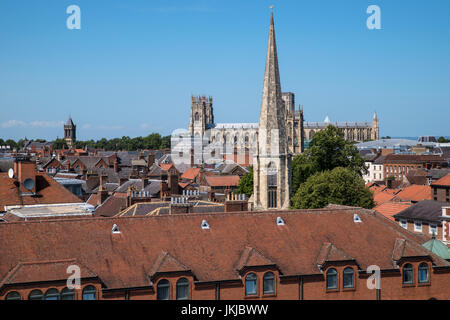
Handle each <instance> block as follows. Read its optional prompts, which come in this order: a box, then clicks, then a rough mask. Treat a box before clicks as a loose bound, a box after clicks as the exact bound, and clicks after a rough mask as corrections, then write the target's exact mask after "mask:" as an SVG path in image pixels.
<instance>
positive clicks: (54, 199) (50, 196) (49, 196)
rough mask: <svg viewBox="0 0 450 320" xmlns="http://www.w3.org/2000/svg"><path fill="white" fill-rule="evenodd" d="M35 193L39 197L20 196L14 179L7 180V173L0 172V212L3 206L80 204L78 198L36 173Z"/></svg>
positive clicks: (44, 175)
mask: <svg viewBox="0 0 450 320" xmlns="http://www.w3.org/2000/svg"><path fill="white" fill-rule="evenodd" d="M36 193H37V194H38V195H39V196H21V195H20V193H19V185H18V183H17V181H16V180H15V179H11V178H9V176H8V174H7V173H4V172H0V211H3V210H4V206H13V205H32V204H56V203H80V202H82V201H81V199H80V198H78V197H77V196H75V195H74V194H73V193H72V192H70V191H69V190H68V189H66V188H65V187H63V186H62V185H61V184H59V183H58V182H57V181H56V180H55V179H53V178H52V177H50V176H48V175H46V174H45V173H40V172H37V173H36Z"/></svg>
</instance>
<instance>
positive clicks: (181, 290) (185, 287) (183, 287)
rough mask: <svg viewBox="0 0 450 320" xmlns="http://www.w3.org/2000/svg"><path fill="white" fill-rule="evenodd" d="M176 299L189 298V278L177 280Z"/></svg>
mask: <svg viewBox="0 0 450 320" xmlns="http://www.w3.org/2000/svg"><path fill="white" fill-rule="evenodd" d="M177 300H189V280H188V279H186V278H181V279H179V280H178V281H177Z"/></svg>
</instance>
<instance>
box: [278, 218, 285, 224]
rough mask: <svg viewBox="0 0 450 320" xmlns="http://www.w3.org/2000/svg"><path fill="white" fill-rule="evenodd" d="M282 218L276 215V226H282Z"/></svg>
mask: <svg viewBox="0 0 450 320" xmlns="http://www.w3.org/2000/svg"><path fill="white" fill-rule="evenodd" d="M284 225H285V223H284V220H283V219H282V218H281V217H277V226H284Z"/></svg>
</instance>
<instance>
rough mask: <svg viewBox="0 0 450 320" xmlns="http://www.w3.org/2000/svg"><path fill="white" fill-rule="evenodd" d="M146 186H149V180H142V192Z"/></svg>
mask: <svg viewBox="0 0 450 320" xmlns="http://www.w3.org/2000/svg"><path fill="white" fill-rule="evenodd" d="M146 186H148V178H142V190H144V189H145V187H146Z"/></svg>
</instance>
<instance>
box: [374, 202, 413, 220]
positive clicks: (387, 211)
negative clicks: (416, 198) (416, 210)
mask: <svg viewBox="0 0 450 320" xmlns="http://www.w3.org/2000/svg"><path fill="white" fill-rule="evenodd" d="M410 206H412V203H411V202H384V203H382V204H380V205H377V206H376V207H375V208H373V210H376V211H377V212H378V213H381V214H382V215H383V216H385V217H386V218H388V219H391V220H392V221H395V218H394V217H393V215H395V214H397V213H399V212H401V211H403V210H405V209H407V208H409V207H410Z"/></svg>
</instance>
